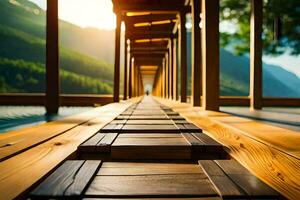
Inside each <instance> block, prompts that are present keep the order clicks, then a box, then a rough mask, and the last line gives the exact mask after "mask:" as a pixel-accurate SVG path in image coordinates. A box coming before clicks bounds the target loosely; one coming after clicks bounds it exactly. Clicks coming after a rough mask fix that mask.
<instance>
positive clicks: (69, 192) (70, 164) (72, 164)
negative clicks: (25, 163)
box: [30, 160, 101, 199]
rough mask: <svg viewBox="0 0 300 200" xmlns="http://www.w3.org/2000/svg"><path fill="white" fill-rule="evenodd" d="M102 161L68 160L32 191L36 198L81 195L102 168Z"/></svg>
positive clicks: (31, 195) (32, 196)
mask: <svg viewBox="0 0 300 200" xmlns="http://www.w3.org/2000/svg"><path fill="white" fill-rule="evenodd" d="M100 164H101V161H84V160H74V161H66V162H65V163H64V164H63V165H62V166H60V167H59V168H58V169H57V170H55V172H54V173H53V174H51V175H50V176H49V177H48V178H46V180H45V181H43V182H42V183H41V184H40V185H39V186H38V187H37V188H36V189H35V190H33V191H32V192H31V193H30V197H31V198H32V199H35V198H39V199H41V198H66V197H74V198H76V197H79V196H81V195H82V193H83V191H84V190H85V189H86V187H87V185H88V184H89V183H90V181H91V179H92V178H93V176H94V175H95V174H96V173H97V171H98V169H99V168H100Z"/></svg>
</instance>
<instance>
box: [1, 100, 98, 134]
mask: <svg viewBox="0 0 300 200" xmlns="http://www.w3.org/2000/svg"><path fill="white" fill-rule="evenodd" d="M92 108H93V107H61V108H60V109H59V114H58V115H55V116H52V117H48V116H45V112H46V111H45V108H44V107H43V106H0V134H3V133H6V132H8V131H12V130H16V129H19V128H23V127H29V126H34V125H36V124H41V123H45V122H49V121H53V120H57V119H62V118H64V117H66V116H70V115H74V114H77V113H81V112H85V111H88V110H90V109H92Z"/></svg>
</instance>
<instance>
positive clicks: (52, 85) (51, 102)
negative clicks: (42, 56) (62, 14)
mask: <svg viewBox="0 0 300 200" xmlns="http://www.w3.org/2000/svg"><path fill="white" fill-rule="evenodd" d="M46 12H47V25H46V32H47V34H46V35H47V36H46V101H45V106H46V111H47V114H48V115H51V114H56V113H58V108H59V39H58V0H47V11H46Z"/></svg>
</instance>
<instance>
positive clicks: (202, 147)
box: [182, 133, 228, 160]
mask: <svg viewBox="0 0 300 200" xmlns="http://www.w3.org/2000/svg"><path fill="white" fill-rule="evenodd" d="M197 134H199V135H204V134H203V133H197ZM182 135H183V137H184V138H185V139H186V140H187V142H188V143H189V144H190V145H191V153H192V154H191V158H192V159H198V160H203V159H204V160H207V159H223V158H228V156H227V154H226V152H225V151H224V149H223V146H222V145H220V144H218V145H211V144H208V143H205V142H204V141H202V140H200V139H199V137H195V135H194V134H190V133H182Z"/></svg>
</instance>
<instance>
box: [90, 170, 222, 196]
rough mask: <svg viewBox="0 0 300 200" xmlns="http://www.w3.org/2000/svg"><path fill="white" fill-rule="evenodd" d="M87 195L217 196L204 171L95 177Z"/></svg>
mask: <svg viewBox="0 0 300 200" xmlns="http://www.w3.org/2000/svg"><path fill="white" fill-rule="evenodd" d="M86 195H87V196H96V197H109V196H114V197H126V196H127V197H139V196H142V197H169V196H173V197H191V196H204V197H207V196H217V195H216V192H215V191H214V189H213V187H212V185H211V184H210V182H209V181H208V179H207V177H206V176H205V175H204V174H184V175H182V174H175V175H147V176H142V175H141V176H96V178H95V179H94V180H93V182H92V183H91V186H90V187H89V188H88V190H87V192H86Z"/></svg>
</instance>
